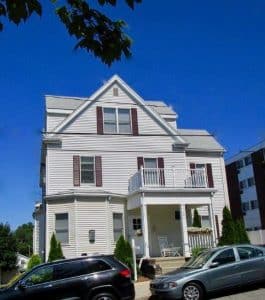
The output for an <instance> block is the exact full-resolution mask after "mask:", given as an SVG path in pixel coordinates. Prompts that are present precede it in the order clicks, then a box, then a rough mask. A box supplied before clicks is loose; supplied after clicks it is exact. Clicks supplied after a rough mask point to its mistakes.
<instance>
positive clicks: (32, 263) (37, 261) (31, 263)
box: [27, 254, 41, 271]
mask: <svg viewBox="0 0 265 300" xmlns="http://www.w3.org/2000/svg"><path fill="white" fill-rule="evenodd" d="M39 264H41V258H40V256H39V255H38V254H33V255H32V256H31V258H30V260H29V262H28V268H27V270H28V271H29V270H31V269H32V268H33V267H35V266H37V265H39Z"/></svg>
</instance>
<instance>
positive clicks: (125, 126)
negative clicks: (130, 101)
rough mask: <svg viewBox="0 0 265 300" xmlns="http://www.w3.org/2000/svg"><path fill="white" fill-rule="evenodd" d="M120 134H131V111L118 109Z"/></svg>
mask: <svg viewBox="0 0 265 300" xmlns="http://www.w3.org/2000/svg"><path fill="white" fill-rule="evenodd" d="M118 117H119V133H131V118H130V110H129V109H122V108H119V109H118Z"/></svg>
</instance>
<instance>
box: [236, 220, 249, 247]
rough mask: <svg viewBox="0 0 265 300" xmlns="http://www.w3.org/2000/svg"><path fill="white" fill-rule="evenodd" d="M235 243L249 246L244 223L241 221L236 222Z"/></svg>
mask: <svg viewBox="0 0 265 300" xmlns="http://www.w3.org/2000/svg"><path fill="white" fill-rule="evenodd" d="M235 243H236V244H249V243H250V241H249V238H248V235H247V232H246V229H245V225H244V221H243V220H242V219H239V220H237V221H236V222H235Z"/></svg>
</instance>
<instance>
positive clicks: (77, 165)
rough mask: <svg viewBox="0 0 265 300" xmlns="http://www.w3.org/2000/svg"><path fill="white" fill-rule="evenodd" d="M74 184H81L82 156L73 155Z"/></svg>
mask: <svg viewBox="0 0 265 300" xmlns="http://www.w3.org/2000/svg"><path fill="white" fill-rule="evenodd" d="M73 184H74V186H80V156H79V155H74V156H73Z"/></svg>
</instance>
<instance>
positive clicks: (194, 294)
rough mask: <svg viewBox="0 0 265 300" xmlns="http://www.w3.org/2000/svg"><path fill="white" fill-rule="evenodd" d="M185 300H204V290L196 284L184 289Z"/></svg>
mask: <svg viewBox="0 0 265 300" xmlns="http://www.w3.org/2000/svg"><path fill="white" fill-rule="evenodd" d="M183 299H184V300H201V299H203V290H202V288H201V287H200V286H199V285H198V284H196V283H190V284H188V285H186V286H185V287H184V289H183Z"/></svg>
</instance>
